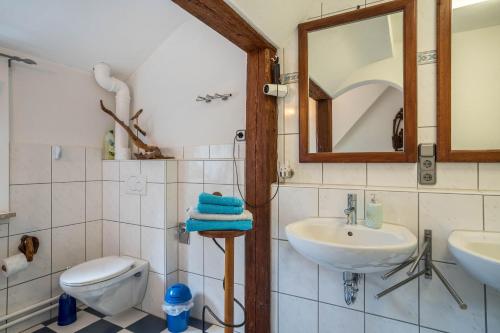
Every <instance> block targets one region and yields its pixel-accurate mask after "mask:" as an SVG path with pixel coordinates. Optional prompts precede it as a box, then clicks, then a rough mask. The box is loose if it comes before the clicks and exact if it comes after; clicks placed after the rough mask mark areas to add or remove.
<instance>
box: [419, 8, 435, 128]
mask: <svg viewBox="0 0 500 333" xmlns="http://www.w3.org/2000/svg"><path fill="white" fill-rule="evenodd" d="M424 1H429V0H424ZM436 68H437V66H436V64H428V65H423V66H418V69H417V74H418V92H417V102H418V127H424V126H437V111H436V108H437V107H436V105H437V97H436V77H437V76H436V75H437V74H436V71H437V69H436Z"/></svg>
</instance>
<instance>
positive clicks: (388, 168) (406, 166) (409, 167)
mask: <svg viewBox="0 0 500 333" xmlns="http://www.w3.org/2000/svg"><path fill="white" fill-rule="evenodd" d="M367 172H368V185H369V186H392V187H417V165H416V164H414V163H368V166H367Z"/></svg>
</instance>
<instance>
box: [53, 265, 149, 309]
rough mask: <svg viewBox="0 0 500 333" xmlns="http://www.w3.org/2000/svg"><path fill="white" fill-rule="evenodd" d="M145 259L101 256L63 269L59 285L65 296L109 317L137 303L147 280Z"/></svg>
mask: <svg viewBox="0 0 500 333" xmlns="http://www.w3.org/2000/svg"><path fill="white" fill-rule="evenodd" d="M148 267H149V264H148V262H147V261H144V260H140V259H136V258H131V257H124V256H122V257H117V256H111V257H104V258H99V259H94V260H90V261H87V262H84V263H82V264H80V265H77V266H74V267H72V268H70V269H68V270H67V271H65V272H64V273H63V274H62V275H61V277H60V279H59V284H60V285H61V288H62V290H64V292H65V293H67V294H68V295H71V296H73V297H74V298H76V299H77V300H79V301H81V302H83V303H85V304H86V305H88V306H90V307H91V308H93V309H95V310H97V311H99V312H101V313H103V314H105V315H108V316H112V315H115V314H117V313H120V312H122V311H124V310H127V309H129V308H131V307H133V306H134V305H137V304H139V303H140V302H141V301H142V299H143V298H144V294H145V293H146V286H147V283H148V271H149V269H148Z"/></svg>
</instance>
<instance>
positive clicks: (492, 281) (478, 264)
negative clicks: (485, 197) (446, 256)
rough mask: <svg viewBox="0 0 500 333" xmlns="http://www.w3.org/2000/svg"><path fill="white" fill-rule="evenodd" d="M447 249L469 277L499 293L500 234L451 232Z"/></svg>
mask: <svg viewBox="0 0 500 333" xmlns="http://www.w3.org/2000/svg"><path fill="white" fill-rule="evenodd" d="M448 247H449V249H450V251H451V253H452V254H453V256H454V257H455V258H456V259H457V261H458V263H459V264H460V265H461V266H462V267H463V268H464V269H465V270H466V271H467V272H469V274H470V275H472V276H474V277H475V278H476V279H478V280H479V281H481V282H482V283H484V284H487V285H489V286H490V287H493V288H495V289H497V290H499V291H500V233H497V232H484V231H453V232H452V233H451V235H450V237H449V238H448Z"/></svg>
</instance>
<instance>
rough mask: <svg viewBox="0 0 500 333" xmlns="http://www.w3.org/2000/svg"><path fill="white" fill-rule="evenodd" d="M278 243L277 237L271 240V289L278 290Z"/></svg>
mask: <svg viewBox="0 0 500 333" xmlns="http://www.w3.org/2000/svg"><path fill="white" fill-rule="evenodd" d="M278 245H279V241H278V240H277V239H272V240H271V290H272V291H278V264H279V256H278V253H279V252H278V251H279V250H278Z"/></svg>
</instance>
